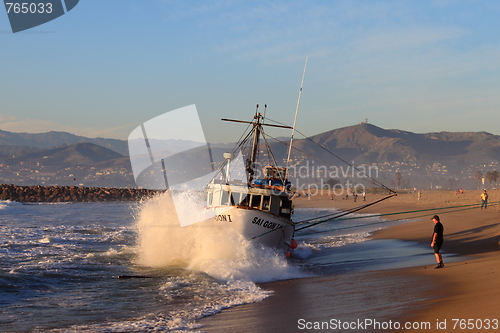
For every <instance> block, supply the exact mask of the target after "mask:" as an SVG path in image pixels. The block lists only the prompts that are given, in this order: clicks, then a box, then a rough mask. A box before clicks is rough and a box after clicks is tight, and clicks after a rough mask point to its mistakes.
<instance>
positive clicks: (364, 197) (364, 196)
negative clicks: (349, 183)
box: [363, 191, 366, 201]
mask: <svg viewBox="0 0 500 333" xmlns="http://www.w3.org/2000/svg"><path fill="white" fill-rule="evenodd" d="M363 201H366V192H365V191H363Z"/></svg>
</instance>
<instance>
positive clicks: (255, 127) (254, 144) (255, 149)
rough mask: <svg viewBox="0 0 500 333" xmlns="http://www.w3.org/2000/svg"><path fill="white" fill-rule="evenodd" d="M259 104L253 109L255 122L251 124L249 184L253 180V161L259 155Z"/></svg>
mask: <svg viewBox="0 0 500 333" xmlns="http://www.w3.org/2000/svg"><path fill="white" fill-rule="evenodd" d="M258 111H259V104H257V107H256V109H255V117H254V119H255V122H254V123H253V141H252V153H251V154H250V160H249V161H248V172H249V174H250V178H249V180H248V182H249V183H251V182H252V180H253V174H254V167H255V161H256V160H257V155H258V153H259V138H260V126H261V125H260V118H261V117H262V115H261V114H260V113H259V112H258Z"/></svg>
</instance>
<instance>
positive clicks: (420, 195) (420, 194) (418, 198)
mask: <svg viewBox="0 0 500 333" xmlns="http://www.w3.org/2000/svg"><path fill="white" fill-rule="evenodd" d="M421 197H422V192H421V191H418V193H417V200H418V201H420V198H421Z"/></svg>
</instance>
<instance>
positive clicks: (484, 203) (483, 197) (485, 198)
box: [481, 190, 488, 209]
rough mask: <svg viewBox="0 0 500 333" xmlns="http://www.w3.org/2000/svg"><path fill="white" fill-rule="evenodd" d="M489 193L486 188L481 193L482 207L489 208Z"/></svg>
mask: <svg viewBox="0 0 500 333" xmlns="http://www.w3.org/2000/svg"><path fill="white" fill-rule="evenodd" d="M487 206H488V193H486V190H484V192H483V193H481V209H483V207H484V209H486V208H488V207H487Z"/></svg>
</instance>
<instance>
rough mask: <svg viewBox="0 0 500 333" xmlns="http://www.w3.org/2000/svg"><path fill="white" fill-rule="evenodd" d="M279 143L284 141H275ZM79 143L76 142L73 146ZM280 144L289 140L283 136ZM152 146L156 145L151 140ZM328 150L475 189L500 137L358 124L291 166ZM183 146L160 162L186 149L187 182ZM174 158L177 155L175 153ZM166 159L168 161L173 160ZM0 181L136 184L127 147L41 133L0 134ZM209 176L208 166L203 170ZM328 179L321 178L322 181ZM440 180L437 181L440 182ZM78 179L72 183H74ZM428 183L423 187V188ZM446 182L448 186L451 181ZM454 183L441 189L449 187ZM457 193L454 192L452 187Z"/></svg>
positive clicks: (494, 162) (217, 148)
mask: <svg viewBox="0 0 500 333" xmlns="http://www.w3.org/2000/svg"><path fill="white" fill-rule="evenodd" d="M280 139H283V138H280ZM74 141H78V142H75V143H71V142H74ZM283 141H288V140H287V139H286V138H284V139H283ZM150 142H153V143H154V141H150ZM268 142H269V144H270V145H271V150H272V152H273V156H274V158H275V159H276V160H277V162H278V164H281V165H283V164H284V163H283V161H284V160H285V159H286V153H287V146H286V145H284V144H283V143H281V142H277V141H276V140H270V139H269V140H268ZM313 142H315V143H318V144H319V145H321V146H322V147H325V148H326V149H327V150H328V151H330V152H332V153H333V154H335V155H337V156H339V157H341V158H342V159H343V160H345V161H348V162H350V163H351V162H353V161H354V165H358V166H359V165H361V164H372V163H375V164H376V165H377V168H378V170H379V171H380V177H382V179H385V178H384V177H387V181H388V182H389V183H390V182H391V179H392V178H393V177H394V174H395V173H396V172H400V173H402V174H403V175H404V178H405V179H406V180H410V179H411V181H412V184H424V185H422V186H429V185H433V186H436V184H438V183H439V182H440V183H439V184H441V183H443V184H444V181H449V180H450V179H451V178H454V179H455V178H456V179H465V180H467V181H469V180H471V179H472V181H469V183H463V184H466V185H463V186H469V187H473V186H476V184H477V180H476V179H475V174H476V172H477V171H483V172H484V173H485V172H487V171H492V170H494V169H497V168H498V166H499V162H500V136H498V135H493V134H490V133H486V132H439V133H425V134H418V133H412V132H408V131H402V130H397V129H383V128H380V127H377V126H375V125H372V124H368V123H362V124H358V125H354V126H348V127H343V128H339V129H334V130H331V131H327V132H323V133H320V134H317V135H314V136H311V137H309V138H307V139H295V140H294V147H296V148H297V149H298V150H294V151H293V153H292V160H294V163H292V166H300V165H304V164H306V163H309V162H310V161H314V163H315V165H316V166H319V165H324V164H325V161H326V162H328V163H331V164H333V165H338V166H346V165H345V164H344V163H343V162H340V161H339V160H338V159H337V158H335V157H334V156H332V155H331V154H330V153H329V152H327V151H326V150H325V149H323V148H321V147H319V146H318V145H316V144H314V143H313ZM197 146H199V144H197V143H194V142H192V141H185V140H166V141H164V142H162V143H161V147H162V148H164V151H163V153H164V154H165V157H168V156H170V155H175V153H176V152H178V151H186V154H185V155H184V157H185V158H187V159H186V160H185V161H184V162H183V163H184V164H182V165H183V166H182V168H181V169H182V170H178V171H179V173H182V174H185V175H186V177H190V176H191V175H192V174H193V172H194V171H193V170H195V169H200V168H199V167H200V166H198V165H196V163H197V162H192V161H199V158H201V157H203V158H205V159H206V160H208V156H205V155H207V151H206V149H205V148H204V147H201V148H194V147H197ZM233 147H234V144H211V155H212V158H213V160H214V162H215V165H216V166H218V165H220V164H221V163H222V161H223V157H222V154H223V153H224V152H226V151H231V150H232V148H233ZM260 151H261V156H260V161H261V162H262V163H267V161H266V159H267V158H269V159H270V158H271V156H267V157H266V154H267V150H266V149H264V147H263V146H262V147H261V148H260ZM175 156H177V155H175ZM175 156H172V158H174V159H175V158H176V157H175ZM0 165H1V167H0V179H1V180H0V182H3V183H16V184H38V183H42V184H47V185H49V184H73V182H75V181H77V182H78V183H79V184H84V185H85V186H97V185H102V184H106V186H124V187H133V186H135V182H134V179H133V175H132V169H131V165H130V160H129V158H128V148H127V142H126V141H122V140H114V139H102V138H96V139H90V138H85V137H82V136H76V135H73V134H70V133H65V132H49V133H42V134H28V133H11V132H6V131H0ZM204 167H205V168H208V169H207V170H204V169H203V170H202V171H206V172H209V171H211V170H210V166H209V165H207V166H204ZM325 176H326V175H325ZM438 178H439V179H441V180H438ZM75 179H76V180H75ZM426 181H427V182H428V184H427V183H426ZM450 184H452V183H450ZM455 185H457V184H456V183H453V185H442V186H452V187H455ZM456 187H458V186H456Z"/></svg>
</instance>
